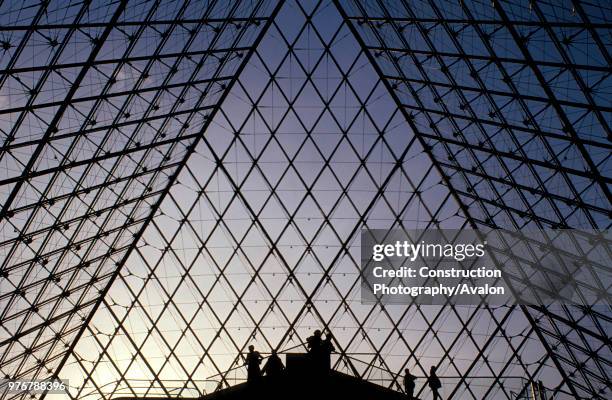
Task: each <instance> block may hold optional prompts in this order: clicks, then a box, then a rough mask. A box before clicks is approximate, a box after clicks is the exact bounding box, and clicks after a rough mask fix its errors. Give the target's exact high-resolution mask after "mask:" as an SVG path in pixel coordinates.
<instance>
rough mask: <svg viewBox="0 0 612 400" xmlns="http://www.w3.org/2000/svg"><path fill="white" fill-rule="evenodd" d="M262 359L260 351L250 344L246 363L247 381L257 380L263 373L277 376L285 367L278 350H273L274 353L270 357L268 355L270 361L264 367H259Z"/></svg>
mask: <svg viewBox="0 0 612 400" xmlns="http://www.w3.org/2000/svg"><path fill="white" fill-rule="evenodd" d="M262 360H263V357H262V356H261V354H260V353H259V352H258V351H256V350H255V346H253V345H250V346H249V353H248V354H247V356H246V363H245V364H246V366H247V382H256V381H258V380H259V378H261V376H262V375H263V374H266V375H267V376H270V377H277V376H279V375H280V374H281V373H282V372H283V370H284V369H285V366H284V365H283V362H282V361H281V359H280V357H279V356H278V354H277V353H276V350H272V354H270V357H268V361H266V365H264V367H263V369H261V368H260V367H259V366H260V365H261V362H262Z"/></svg>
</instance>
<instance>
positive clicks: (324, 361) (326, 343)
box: [320, 332, 336, 372]
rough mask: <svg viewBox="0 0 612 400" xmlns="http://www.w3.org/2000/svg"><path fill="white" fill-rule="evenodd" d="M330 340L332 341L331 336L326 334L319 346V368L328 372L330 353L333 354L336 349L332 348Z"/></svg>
mask: <svg viewBox="0 0 612 400" xmlns="http://www.w3.org/2000/svg"><path fill="white" fill-rule="evenodd" d="M332 339H333V335H332V334H331V333H330V332H328V333H327V334H326V335H325V339H324V340H323V343H322V344H321V364H320V365H321V368H323V370H324V371H326V372H327V371H329V370H330V369H331V353H333V352H334V351H336V348H335V347H334V345H333V343H332Z"/></svg>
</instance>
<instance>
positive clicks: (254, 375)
mask: <svg viewBox="0 0 612 400" xmlns="http://www.w3.org/2000/svg"><path fill="white" fill-rule="evenodd" d="M261 360H262V357H261V354H259V352H258V351H255V346H253V345H250V346H249V354H247V357H246V366H247V382H256V381H258V380H259V378H261V369H260V368H259V364H261Z"/></svg>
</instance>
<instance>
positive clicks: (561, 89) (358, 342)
mask: <svg viewBox="0 0 612 400" xmlns="http://www.w3.org/2000/svg"><path fill="white" fill-rule="evenodd" d="M611 20H612V8H611V7H610V6H609V5H607V4H605V3H604V2H601V3H598V2H586V1H583V2H579V1H574V2H570V1H566V2H558V1H554V2H553V1H552V0H551V1H550V2H546V1H544V0H542V1H534V0H532V1H499V0H495V1H492V2H491V1H484V2H479V1H469V2H468V1H457V0H453V1H450V0H449V1H443V0H411V1H408V0H405V1H404V0H399V1H383V0H380V1H371V2H356V1H355V2H352V1H338V2H331V1H296V0H291V1H286V2H274V1H263V0H261V1H256V0H251V1H239V2H225V1H220V0H219V1H214V0H209V1H150V2H142V3H140V2H135V1H127V2H126V1H116V2H106V1H104V2H102V1H100V2H95V1H85V2H72V1H57V2H53V1H51V2H42V3H39V2H32V4H30V3H29V2H27V1H24V2H19V3H16V2H11V1H9V2H4V3H0V45H1V46H2V49H1V50H0V105H1V108H0V138H2V147H1V148H0V165H1V170H0V171H1V173H2V175H1V176H0V178H1V179H0V196H1V198H2V214H1V215H0V218H1V219H0V233H1V235H2V236H1V237H0V254H1V257H0V262H1V276H0V289H1V290H0V299H1V301H0V312H1V313H2V317H1V319H2V325H1V326H0V332H1V333H0V347H1V348H2V351H1V352H0V374H1V375H2V376H5V377H8V378H20V377H27V378H47V377H50V376H59V377H60V378H64V379H69V382H70V386H71V388H70V390H69V391H68V394H67V395H61V397H62V398H65V397H70V398H110V397H111V396H113V395H116V394H118V393H121V394H128V395H143V394H159V393H161V394H171V395H175V394H181V395H185V396H188V395H197V394H201V393H203V392H207V391H210V390H214V389H215V388H216V387H218V386H219V385H231V384H234V383H237V382H240V381H241V380H242V379H244V377H245V371H244V370H243V369H242V368H238V367H239V366H240V365H241V364H242V357H241V353H244V352H245V349H246V347H247V346H248V345H249V344H255V345H256V346H257V347H258V348H259V349H261V350H263V351H267V350H268V349H272V348H276V349H279V350H286V349H291V348H294V347H296V346H298V347H299V346H301V343H302V342H303V341H304V339H305V337H307V336H308V335H310V334H311V332H312V330H314V329H317V328H328V329H330V330H331V331H332V332H333V333H334V336H335V345H336V348H337V350H338V355H337V357H335V359H334V362H335V368H337V369H339V370H342V371H345V372H349V373H351V374H355V375H358V376H361V377H364V378H366V379H370V380H372V381H375V382H377V383H379V384H382V385H385V386H389V387H393V388H398V389H399V388H400V385H401V380H400V379H398V374H400V373H401V371H403V369H404V368H405V367H410V368H411V371H413V373H415V372H416V373H417V374H418V375H425V373H426V371H427V370H428V369H429V366H430V365H434V364H435V365H439V371H440V375H441V376H443V377H444V379H443V383H444V387H443V394H444V398H457V399H484V398H487V399H489V398H490V399H516V398H518V397H519V396H520V395H524V394H525V389H526V384H527V382H528V381H529V380H542V381H543V382H544V383H545V385H546V386H547V387H548V388H550V389H551V393H550V394H553V395H554V396H555V399H569V398H584V399H587V398H588V399H592V398H606V397H607V396H609V392H610V389H609V387H608V385H609V377H610V370H611V365H610V363H611V361H610V360H611V358H612V357H611V356H610V354H611V349H610V335H609V331H610V325H611V324H610V308H609V305H608V306H602V307H600V308H593V307H587V306H585V307H571V308H570V307H556V308H552V307H550V308H545V307H537V308H536V307H518V306H516V307H513V306H510V307H485V306H472V307H467V306H462V307H459V306H417V305H415V304H412V305H410V306H397V305H394V306H380V305H376V306H371V305H370V306H368V305H362V304H361V302H360V286H359V260H360V258H359V257H360V256H359V233H360V230H361V229H362V228H385V229H387V228H394V227H403V228H406V229H415V228H421V229H422V228H453V229H464V228H472V227H478V228H492V227H493V228H494V227H504V228H518V229H527V228H534V229H544V228H549V227H552V228H565V227H573V228H574V227H575V228H594V229H607V228H609V225H610V211H609V210H610V192H609V187H608V185H609V184H610V167H609V157H610V155H609V154H610V147H611V146H610V137H611V135H610V126H609V125H610V111H612V107H611V104H610V100H609V99H610V93H609V79H610V74H611V73H612V71H611V67H610V56H609V52H608V48H609V43H610V42H611V37H610V28H611V24H610V21H611ZM423 384H424V379H421V380H420V381H418V385H417V392H418V393H419V398H428V397H427V396H429V393H428V391H427V389H426V388H424V385H423ZM2 396H3V398H7V399H8V398H16V397H21V396H19V395H14V394H9V393H2ZM49 396H56V395H49Z"/></svg>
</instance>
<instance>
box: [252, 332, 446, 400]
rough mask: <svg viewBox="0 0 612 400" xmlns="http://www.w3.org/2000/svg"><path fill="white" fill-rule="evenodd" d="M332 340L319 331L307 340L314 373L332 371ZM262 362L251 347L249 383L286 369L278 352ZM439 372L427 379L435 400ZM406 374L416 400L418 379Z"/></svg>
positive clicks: (408, 391)
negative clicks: (261, 366) (262, 363)
mask: <svg viewBox="0 0 612 400" xmlns="http://www.w3.org/2000/svg"><path fill="white" fill-rule="evenodd" d="M332 340H333V336H332V334H331V333H330V332H327V333H326V334H325V338H323V333H322V332H321V331H320V330H318V329H317V330H316V331H314V333H313V335H312V336H310V337H308V339H306V347H307V349H308V356H309V359H310V362H311V363H312V367H313V370H314V371H318V372H323V373H324V372H328V371H329V370H330V369H331V354H332V353H333V352H334V351H335V350H336V349H335V348H334V345H333V344H332ZM262 361H263V357H262V356H261V354H260V353H259V352H258V351H256V350H255V346H253V345H251V346H249V353H248V354H247V357H246V363H245V364H246V366H247V382H256V381H258V380H259V378H261V376H262V375H263V374H266V376H269V377H278V376H280V375H281V374H282V372H283V370H284V369H285V366H284V365H283V362H282V361H281V359H280V357H279V356H278V354H277V353H276V350H272V354H270V357H268V360H267V361H266V364H265V365H264V367H263V369H261V368H260V365H261V362H262ZM437 370H438V368H437V367H435V366H432V367H431V368H430V369H429V376H428V377H427V386H429V388H430V389H431V392H432V394H433V400H439V399H441V397H440V393H439V390H440V388H441V387H442V382H440V378H438V375H437V374H436V372H437ZM404 372H405V374H404V389H405V391H406V396H407V397H408V399H409V400H416V399H415V397H414V389H415V387H416V379H417V377H416V376H414V375H412V374H411V373H410V370H408V368H406V369H405V370H404Z"/></svg>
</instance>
